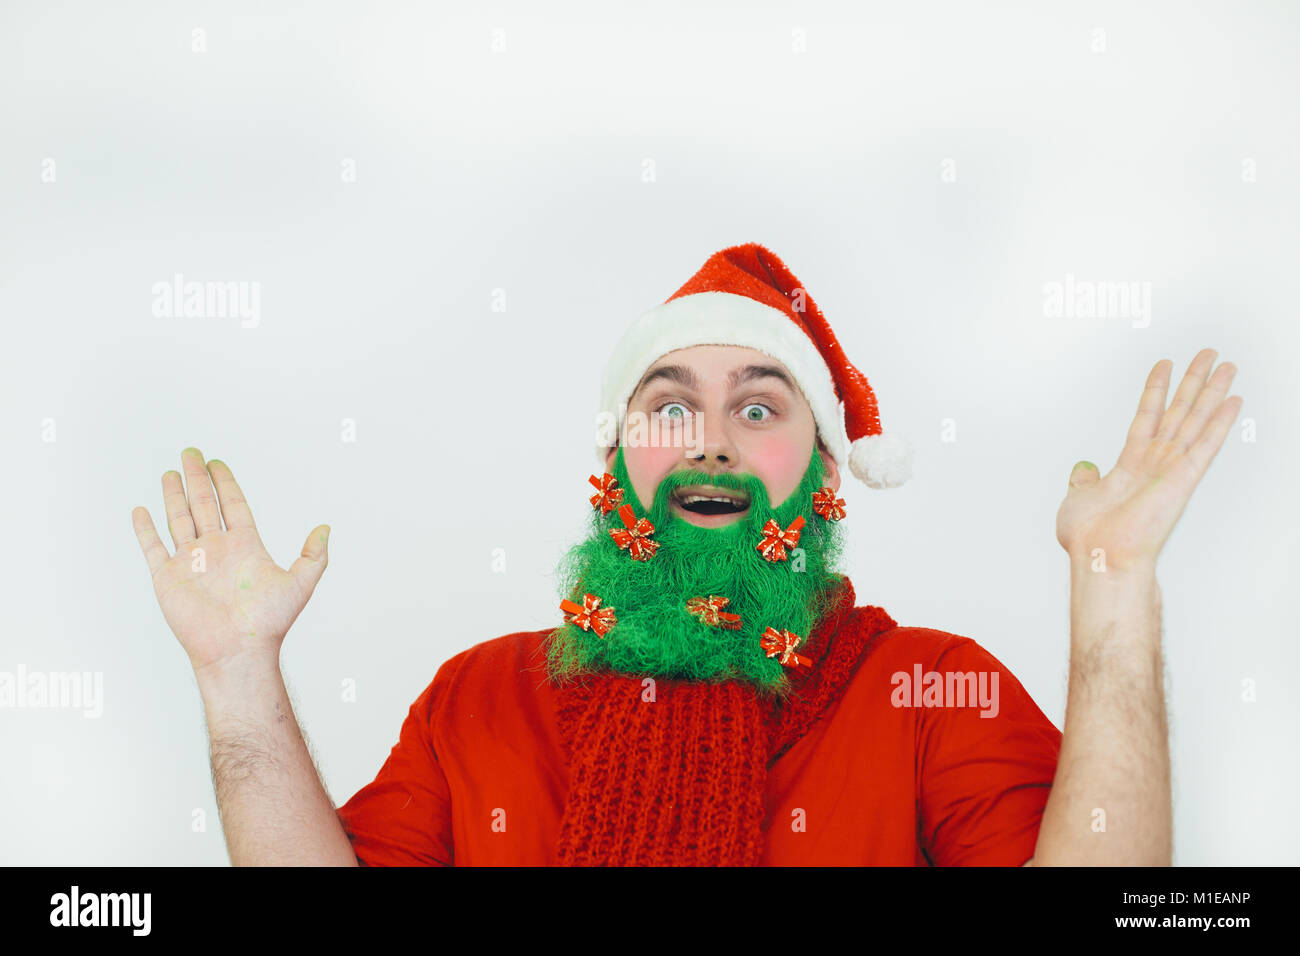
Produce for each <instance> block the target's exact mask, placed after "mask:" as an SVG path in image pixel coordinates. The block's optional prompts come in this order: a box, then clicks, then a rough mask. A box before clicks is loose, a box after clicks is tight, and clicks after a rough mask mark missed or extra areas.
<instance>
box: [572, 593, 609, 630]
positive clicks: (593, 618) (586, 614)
mask: <svg viewBox="0 0 1300 956" xmlns="http://www.w3.org/2000/svg"><path fill="white" fill-rule="evenodd" d="M560 609H561V610H563V611H568V612H569V615H570V616H569V618H568V622H569V623H570V624H576V625H577V626H578V627H580V628H582V629H583V630H584V631H595V632H596V636H597V637H604V636H605V635H606V634H608V633H609V630H610V628H612V627H613V626H614V625H615V624H617V623H618V618H617V617H615V616H614V609H613V608H612V607H601V606H600V598H598V597H596V595H594V594H584V595H583V596H582V605H581V606H579V605H577V604H575V603H574V602H572V601H570V600H569V599H568V598H565V599H564V600H563V601H561V602H560Z"/></svg>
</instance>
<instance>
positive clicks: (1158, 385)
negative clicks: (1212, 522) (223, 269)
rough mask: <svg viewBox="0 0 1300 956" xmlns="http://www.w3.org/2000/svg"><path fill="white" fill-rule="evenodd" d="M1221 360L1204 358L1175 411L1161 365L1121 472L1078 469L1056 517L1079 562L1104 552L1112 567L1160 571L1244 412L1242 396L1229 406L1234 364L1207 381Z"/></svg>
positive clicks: (1060, 536)
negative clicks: (1171, 540)
mask: <svg viewBox="0 0 1300 956" xmlns="http://www.w3.org/2000/svg"><path fill="white" fill-rule="evenodd" d="M1216 354H1217V353H1216V352H1214V350H1212V349H1204V350H1202V351H1201V352H1200V353H1198V354H1197V356H1196V358H1195V359H1193V360H1192V364H1191V366H1190V367H1189V368H1188V370H1187V374H1186V375H1185V376H1184V378H1183V381H1182V383H1181V384H1180V385H1179V388H1178V393H1177V394H1176V395H1175V396H1174V401H1173V404H1171V405H1170V406H1169V408H1168V409H1166V408H1165V396H1166V394H1167V392H1168V387H1169V379H1170V371H1171V370H1172V367H1173V363H1171V362H1168V361H1167V360H1162V361H1160V362H1157V363H1156V365H1155V367H1154V368H1153V369H1152V370H1151V374H1150V375H1149V376H1148V378H1147V384H1146V388H1145V389H1144V391H1143V393H1142V398H1141V401H1140V402H1139V405H1138V412H1137V415H1136V416H1135V417H1134V419H1133V424H1132V426H1131V427H1130V428H1129V433H1128V440H1127V441H1126V443H1125V445H1124V449H1123V451H1122V452H1121V453H1120V457H1119V460H1118V461H1117V462H1116V464H1115V467H1114V468H1113V469H1112V470H1111V471H1110V473H1109V474H1107V475H1106V476H1105V477H1104V478H1102V477H1100V474H1099V473H1098V471H1097V470H1096V466H1092V465H1090V463H1085V462H1081V463H1080V464H1079V465H1076V466H1075V469H1074V472H1073V473H1072V474H1071V479H1070V488H1069V491H1068V492H1067V494H1066V497H1065V500H1064V501H1063V502H1062V503H1061V507H1060V509H1059V510H1058V511H1057V515H1056V539H1057V541H1058V542H1059V543H1060V545H1061V546H1062V547H1063V548H1065V550H1066V551H1068V552H1069V553H1070V554H1071V555H1072V556H1081V557H1087V556H1090V555H1094V554H1096V552H1097V551H1098V550H1100V551H1101V552H1104V560H1105V563H1106V567H1107V568H1108V569H1120V570H1129V569H1143V570H1145V569H1151V568H1154V566H1155V562H1156V558H1157V557H1158V555H1159V553H1160V550H1161V548H1162V547H1163V546H1164V543H1165V541H1166V540H1167V539H1168V537H1169V534H1170V532H1171V531H1173V528H1174V525H1175V524H1177V522H1178V519H1179V517H1180V516H1181V515H1182V513H1183V509H1184V508H1185V507H1186V505H1187V501H1188V499H1189V498H1190V497H1191V495H1192V492H1193V491H1195V490H1196V486H1197V485H1198V484H1199V483H1200V480H1201V477H1202V476H1203V475H1204V474H1205V471H1206V469H1208V468H1209V466H1210V462H1211V461H1213V459H1214V457H1215V455H1216V454H1217V453H1218V450H1219V448H1220V447H1221V446H1222V445H1223V440H1224V438H1225V437H1226V436H1227V433H1228V429H1229V428H1231V427H1232V423H1233V421H1234V420H1235V418H1236V416H1237V412H1238V411H1239V410H1240V409H1241V404H1242V402H1241V399H1240V397H1238V396H1235V395H1234V396H1233V397H1232V398H1229V399H1227V400H1226V401H1225V400H1224V395H1225V394H1226V393H1227V391H1228V387H1229V385H1230V384H1231V383H1232V379H1233V377H1234V376H1235V375H1236V372H1237V370H1236V367H1235V366H1233V365H1232V364H1231V363H1225V364H1223V365H1220V366H1219V368H1218V369H1217V370H1216V371H1215V373H1214V375H1213V376H1210V378H1209V380H1208V382H1207V381H1206V374H1207V372H1208V370H1209V367H1210V366H1211V365H1212V364H1213V360H1214V357H1215V355H1216Z"/></svg>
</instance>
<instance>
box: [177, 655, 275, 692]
mask: <svg viewBox="0 0 1300 956" xmlns="http://www.w3.org/2000/svg"><path fill="white" fill-rule="evenodd" d="M194 679H195V680H196V681H197V682H198V685H199V693H200V694H202V696H203V699H204V700H205V701H212V700H226V699H229V698H232V697H239V696H242V695H247V694H248V693H256V692H257V690H258V689H259V688H262V687H264V686H265V685H266V683H267V682H268V681H272V682H273V681H278V680H280V679H281V676H280V652H279V649H278V648H273V649H268V650H256V651H242V652H240V653H238V654H233V655H231V656H230V657H224V658H220V659H218V660H215V661H211V662H209V663H207V664H204V665H202V666H200V667H195V668H194Z"/></svg>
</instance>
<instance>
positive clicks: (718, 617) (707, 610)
mask: <svg viewBox="0 0 1300 956" xmlns="http://www.w3.org/2000/svg"><path fill="white" fill-rule="evenodd" d="M727 603H728V599H727V598H724V597H722V596H721V595H719V594H710V595H709V596H708V597H707V598H703V597H693V598H690V599H689V600H688V601H687V602H686V610H688V611H690V612H691V613H692V614H694V615H695V616H696V617H698V618H699V619H700V620H701V621H703V622H704V623H705V624H708V625H710V626H712V627H725V628H726V629H727V630H730V631H734V630H737V629H738V628H739V627H740V615H739V614H731V613H730V612H728V611H724V610H723V608H724V607H726V606H727Z"/></svg>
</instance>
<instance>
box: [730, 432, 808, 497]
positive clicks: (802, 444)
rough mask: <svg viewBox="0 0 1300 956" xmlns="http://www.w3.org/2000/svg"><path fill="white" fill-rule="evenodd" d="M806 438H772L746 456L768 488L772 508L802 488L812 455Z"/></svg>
mask: <svg viewBox="0 0 1300 956" xmlns="http://www.w3.org/2000/svg"><path fill="white" fill-rule="evenodd" d="M807 445H808V442H807V440H806V439H805V438H804V437H803V436H799V437H797V438H796V437H795V436H782V435H770V436H768V437H767V440H765V441H763V442H762V443H761V444H760V445H759V446H758V447H755V448H752V449H750V451H749V454H748V455H746V456H745V457H746V460H747V461H748V462H749V469H748V470H749V471H752V472H753V473H754V474H755V475H756V476H757V477H758V478H759V479H760V480H761V481H762V482H763V485H764V486H765V487H766V488H767V493H768V495H769V496H770V497H771V499H772V507H774V508H775V507H779V506H780V505H781V504H783V503H784V502H785V500H786V499H787V498H789V497H790V493H791V492H793V491H794V490H795V489H796V488H797V487H799V482H800V481H802V480H803V475H804V472H805V471H807V470H808V458H809V456H810V455H811V454H812V452H811V450H809V449H808V447H807Z"/></svg>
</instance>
